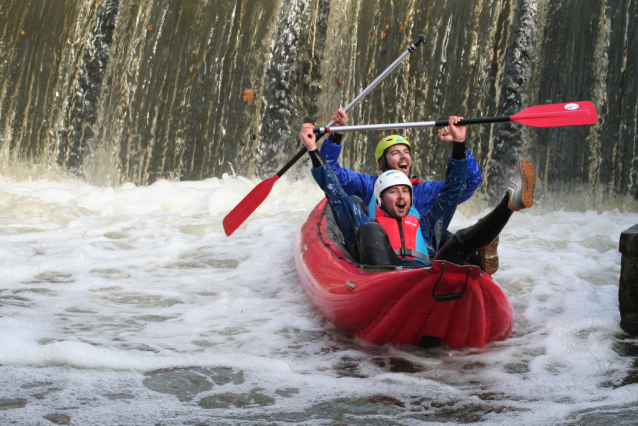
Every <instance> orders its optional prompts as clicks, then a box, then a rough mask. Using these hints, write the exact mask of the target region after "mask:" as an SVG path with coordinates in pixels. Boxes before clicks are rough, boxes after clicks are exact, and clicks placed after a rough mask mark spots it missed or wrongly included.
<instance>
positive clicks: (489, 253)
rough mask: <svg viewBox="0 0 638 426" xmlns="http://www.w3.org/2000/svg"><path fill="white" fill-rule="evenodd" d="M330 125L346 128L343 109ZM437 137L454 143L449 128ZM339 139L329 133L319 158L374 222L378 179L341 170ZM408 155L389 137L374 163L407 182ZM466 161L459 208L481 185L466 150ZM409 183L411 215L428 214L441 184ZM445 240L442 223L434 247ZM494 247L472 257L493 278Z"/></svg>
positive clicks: (407, 147) (406, 146)
mask: <svg viewBox="0 0 638 426" xmlns="http://www.w3.org/2000/svg"><path fill="white" fill-rule="evenodd" d="M332 121H333V122H334V123H335V125H334V126H333V127H338V126H345V125H347V121H348V115H347V114H346V112H345V110H344V109H343V108H339V109H338V110H337V111H336V112H335V113H334V114H333V115H332ZM438 136H439V139H440V140H441V141H443V142H447V143H450V144H451V143H453V141H452V136H451V133H450V128H449V127H445V128H443V129H440V130H439V131H438ZM342 137H343V136H342V134H340V133H332V134H331V135H330V137H329V138H328V139H327V140H326V141H325V142H324V143H323V144H322V145H321V149H320V153H321V156H322V157H323V158H324V159H325V161H326V162H327V163H328V164H329V165H330V166H331V168H332V170H333V172H334V173H335V175H336V177H337V179H338V180H339V183H340V184H341V186H342V187H343V189H344V191H345V192H346V194H348V195H350V196H356V197H359V198H360V199H361V200H363V203H364V204H365V205H367V206H368V211H369V212H370V217H371V218H372V219H374V217H375V215H376V208H375V201H374V197H373V190H374V184H375V182H376V180H377V176H376V175H368V174H364V173H357V172H354V171H352V170H350V169H346V168H344V167H341V165H340V164H339V155H340V154H341V149H342V147H343V146H342V145H341V141H342ZM411 154H412V146H411V144H410V142H408V141H407V140H406V139H405V138H403V137H402V136H399V135H390V136H387V137H385V138H383V139H382V140H381V141H380V142H379V143H378V144H377V147H376V150H375V160H376V163H377V164H378V165H379V168H380V169H381V171H382V172H385V171H387V170H391V169H396V170H400V171H402V172H403V173H405V174H406V176H408V177H409V178H410V177H411V176H410V174H411V171H412V165H413V162H412V155H411ZM465 158H466V159H467V174H466V181H465V188H464V189H463V191H462V193H461V197H460V199H459V204H460V203H463V202H465V201H467V200H468V199H470V197H472V195H474V193H475V192H476V190H477V189H478V188H479V187H480V186H481V184H482V183H483V180H482V178H481V171H480V169H479V165H478V163H477V161H476V159H475V158H474V157H473V156H472V153H471V151H470V150H469V149H466V150H465ZM411 181H412V187H413V208H412V211H411V214H414V215H418V212H423V211H428V210H429V209H430V208H431V207H432V205H433V203H434V200H435V199H436V197H437V195H438V194H439V193H440V192H441V190H442V188H443V185H444V181H422V180H420V179H415V178H412V179H411ZM450 219H451V218H450ZM447 237H449V234H446V232H445V231H444V230H443V226H442V223H441V224H439V229H438V232H436V241H435V245H436V246H437V247H438V246H439V245H441V244H442V243H443V242H445V239H446V238H447ZM497 245H498V239H496V240H495V241H494V242H493V243H492V244H491V245H490V246H489V247H487V248H484V249H482V250H481V251H480V252H477V253H474V254H473V255H472V262H473V263H476V264H477V265H480V266H481V268H482V269H484V270H486V271H487V272H489V273H492V274H493V273H494V272H496V270H498V254H497V252H496V247H497Z"/></svg>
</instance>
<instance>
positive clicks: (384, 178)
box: [374, 170, 412, 209]
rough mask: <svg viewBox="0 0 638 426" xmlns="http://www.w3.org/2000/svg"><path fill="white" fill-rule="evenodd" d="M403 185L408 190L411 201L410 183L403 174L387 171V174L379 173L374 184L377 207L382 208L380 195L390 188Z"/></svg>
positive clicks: (396, 171)
mask: <svg viewBox="0 0 638 426" xmlns="http://www.w3.org/2000/svg"><path fill="white" fill-rule="evenodd" d="M398 185H405V186H407V187H409V188H410V200H411V199H412V183H411V182H410V178H409V177H407V176H406V175H405V173H403V172H400V171H398V170H388V171H387V172H383V173H381V175H380V176H379V177H378V178H377V181H376V182H375V183H374V199H375V200H376V202H377V207H379V208H380V209H381V208H383V207H382V204H383V203H382V202H381V194H382V193H383V191H385V190H386V189H388V188H390V187H392V186H398Z"/></svg>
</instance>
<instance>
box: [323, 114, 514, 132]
mask: <svg viewBox="0 0 638 426" xmlns="http://www.w3.org/2000/svg"><path fill="white" fill-rule="evenodd" d="M503 121H511V120H510V118H509V117H492V118H489V119H486V118H470V119H465V120H461V121H459V122H458V123H457V124H456V125H457V126H466V125H468V124H482V123H496V122H503ZM447 125H448V122H447V120H436V121H415V122H412V123H384V124H362V125H359V126H337V127H329V126H326V127H316V128H314V129H312V131H313V133H318V134H320V135H323V134H326V133H335V132H339V133H341V132H344V133H346V132H367V131H372V130H396V129H399V130H400V129H423V128H428V127H445V126H447Z"/></svg>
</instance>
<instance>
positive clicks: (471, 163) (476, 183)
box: [459, 149, 483, 204]
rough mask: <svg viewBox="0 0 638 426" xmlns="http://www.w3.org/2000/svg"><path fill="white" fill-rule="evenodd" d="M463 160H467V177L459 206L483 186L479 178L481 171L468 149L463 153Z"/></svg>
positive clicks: (481, 179)
mask: <svg viewBox="0 0 638 426" xmlns="http://www.w3.org/2000/svg"><path fill="white" fill-rule="evenodd" d="M465 158H467V177H466V179H465V189H464V190H463V193H462V194H461V199H460V200H459V204H461V203H463V202H465V201H467V200H469V199H470V197H472V195H474V193H475V192H476V190H477V189H479V188H480V187H481V185H482V184H483V178H482V177H481V169H480V168H479V165H478V162H477V161H476V159H475V158H474V156H473V155H472V151H470V150H469V149H468V150H466V151H465Z"/></svg>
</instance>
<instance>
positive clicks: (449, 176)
mask: <svg viewBox="0 0 638 426" xmlns="http://www.w3.org/2000/svg"><path fill="white" fill-rule="evenodd" d="M467 162H468V160H467V159H465V160H455V159H453V158H449V159H448V162H447V170H446V172H445V180H444V181H443V182H442V183H443V185H442V188H441V190H440V191H439V192H438V194H437V195H436V197H435V199H434V201H433V202H432V206H431V208H430V209H429V210H428V211H427V212H425V213H423V214H421V232H422V233H423V238H424V239H425V242H426V244H427V245H428V250H429V251H430V255H431V256H434V255H436V253H435V250H434V237H435V225H436V223H437V222H438V221H439V220H441V219H442V230H441V235H445V232H446V231H447V228H448V226H449V224H450V221H451V220H452V216H454V212H455V211H456V206H457V205H458V203H459V200H460V198H461V195H462V194H463V190H464V188H465V183H466V179H467Z"/></svg>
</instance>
